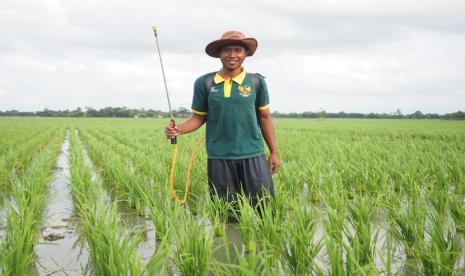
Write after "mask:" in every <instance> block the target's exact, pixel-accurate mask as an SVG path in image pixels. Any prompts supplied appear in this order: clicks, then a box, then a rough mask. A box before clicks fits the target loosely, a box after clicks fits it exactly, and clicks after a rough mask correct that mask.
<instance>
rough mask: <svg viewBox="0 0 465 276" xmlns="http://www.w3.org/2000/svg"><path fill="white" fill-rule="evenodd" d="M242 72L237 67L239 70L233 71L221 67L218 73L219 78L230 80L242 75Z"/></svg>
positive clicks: (240, 68)
mask: <svg viewBox="0 0 465 276" xmlns="http://www.w3.org/2000/svg"><path fill="white" fill-rule="evenodd" d="M242 70H243V68H242V67H239V68H237V69H234V70H229V69H227V68H224V67H223V68H221V70H220V71H219V72H218V73H219V74H220V76H222V77H223V79H225V80H232V79H233V78H234V77H236V76H237V75H239V74H240V73H242Z"/></svg>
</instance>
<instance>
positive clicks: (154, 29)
mask: <svg viewBox="0 0 465 276" xmlns="http://www.w3.org/2000/svg"><path fill="white" fill-rule="evenodd" d="M152 30H153V34H154V35H155V41H156V42H157V50H158V57H159V58H160V65H161V72H162V74H163V82H164V84H165V92H166V98H167V99H168V107H169V109H170V120H171V122H172V123H173V127H175V126H176V123H175V121H174V117H173V110H172V109H171V101H170V95H169V93H168V85H167V84H166V77H165V70H164V68H163V61H162V59H161V52H160V46H159V44H158V33H157V27H155V26H152ZM176 143H177V140H176V137H174V138H173V139H171V144H173V145H175V144H176Z"/></svg>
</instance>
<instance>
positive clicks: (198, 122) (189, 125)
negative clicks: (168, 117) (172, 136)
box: [177, 114, 206, 135]
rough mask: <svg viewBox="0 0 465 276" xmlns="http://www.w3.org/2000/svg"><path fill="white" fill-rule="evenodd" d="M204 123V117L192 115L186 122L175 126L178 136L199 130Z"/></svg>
mask: <svg viewBox="0 0 465 276" xmlns="http://www.w3.org/2000/svg"><path fill="white" fill-rule="evenodd" d="M205 121H206V116H203V115H197V114H193V115H192V117H190V118H189V119H188V120H187V121H185V122H184V123H182V124H180V125H178V126H177V129H178V133H179V134H178V135H182V134H186V133H189V132H192V131H195V130H197V129H198V128H200V127H201V126H202V125H203V124H204V123H205Z"/></svg>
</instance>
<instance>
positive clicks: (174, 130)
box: [165, 121, 179, 139]
mask: <svg viewBox="0 0 465 276" xmlns="http://www.w3.org/2000/svg"><path fill="white" fill-rule="evenodd" d="M165 135H166V138H167V139H173V138H175V137H176V136H178V135H179V130H178V126H173V121H170V122H169V124H168V126H167V127H166V128H165Z"/></svg>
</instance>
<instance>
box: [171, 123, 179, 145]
mask: <svg viewBox="0 0 465 276" xmlns="http://www.w3.org/2000/svg"><path fill="white" fill-rule="evenodd" d="M171 122H173V127H175V126H176V122H175V121H174V119H173V118H171ZM177 143H178V141H177V140H176V136H175V137H174V138H173V139H171V145H176V144H177Z"/></svg>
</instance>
